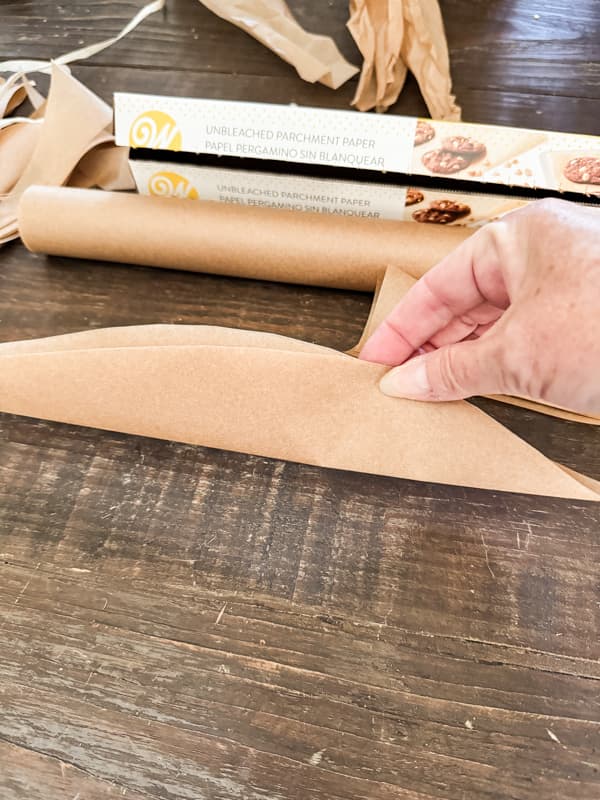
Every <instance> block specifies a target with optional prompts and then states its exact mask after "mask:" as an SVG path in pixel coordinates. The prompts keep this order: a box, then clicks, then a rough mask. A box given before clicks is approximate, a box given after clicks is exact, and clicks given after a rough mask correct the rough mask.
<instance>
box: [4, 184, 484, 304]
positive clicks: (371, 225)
mask: <svg viewBox="0 0 600 800" xmlns="http://www.w3.org/2000/svg"><path fill="white" fill-rule="evenodd" d="M19 225H20V230H21V236H22V239H23V241H24V242H25V245H26V246H27V247H28V248H29V249H30V250H32V251H34V252H41V253H48V254H51V255H60V256H72V257H77V258H95V259H103V260H107V261H122V262H126V263H130V264H142V265H145V266H153V267H168V268H171V269H182V270H191V271H196V272H210V273H214V274H218V275H231V276H235V277H240V278H259V279H262V280H272V281H282V282H286V283H304V284H309V285H313V286H329V287H333V288H339V289H356V290H361V291H372V290H373V289H374V288H375V286H376V284H377V281H378V278H380V277H381V275H382V274H383V272H384V270H385V268H386V266H387V265H388V264H397V265H398V266H400V267H402V269H403V270H404V271H406V272H408V273H409V274H410V275H413V276H414V277H420V276H421V275H422V274H423V273H424V272H425V271H426V270H427V269H429V268H430V267H431V266H432V265H433V264H435V263H436V262H437V261H439V260H440V259H441V258H442V257H443V256H444V255H446V254H447V253H448V252H450V251H451V250H452V249H454V248H455V247H457V246H458V245H459V244H460V242H462V241H463V240H464V239H465V238H466V237H467V236H468V235H469V232H468V231H465V230H461V229H458V228H436V229H435V230H432V226H421V225H415V224H414V223H412V222H397V221H392V220H373V219H365V218H357V217H341V216H337V215H329V214H316V213H315V214H313V213H309V212H296V211H287V210H277V209H271V208H260V207H256V208H255V207H252V206H237V205H229V204H225V203H214V202H207V201H198V200H178V199H174V198H163V197H145V196H142V195H137V194H123V193H120V192H105V191H95V190H89V189H73V188H62V187H46V186H32V187H30V188H29V189H27V191H26V192H25V194H24V195H23V197H22V199H21V204H20V207H19Z"/></svg>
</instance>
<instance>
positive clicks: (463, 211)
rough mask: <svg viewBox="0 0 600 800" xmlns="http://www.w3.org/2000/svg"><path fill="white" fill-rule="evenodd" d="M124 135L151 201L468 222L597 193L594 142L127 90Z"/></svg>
mask: <svg viewBox="0 0 600 800" xmlns="http://www.w3.org/2000/svg"><path fill="white" fill-rule="evenodd" d="M115 133H116V140H117V144H120V145H125V146H130V147H131V148H132V150H131V154H132V156H131V162H130V163H131V167H132V171H133V174H134V177H135V180H136V183H137V186H138V190H139V191H140V192H141V193H144V194H157V195H163V196H164V195H173V196H178V197H188V198H195V197H199V198H202V199H210V200H220V201H224V202H229V203H231V202H234V203H241V204H245V205H265V206H271V207H280V208H293V209H298V210H311V211H320V212H322V213H335V214H344V215H347V216H370V217H379V218H388V219H414V220H415V221H418V222H437V223H442V224H451V225H458V224H460V225H470V226H476V225H480V224H482V223H484V222H487V221H489V220H490V219H494V218H497V217H499V216H502V214H504V213H507V212H508V211H510V210H512V209H514V208H517V207H518V206H520V205H524V204H525V203H527V202H528V198H533V197H535V196H540V195H541V194H548V193H552V192H561V193H565V192H568V193H569V194H568V196H569V198H570V199H575V200H577V199H578V200H579V201H585V202H594V201H597V200H598V197H599V196H600V137H594V136H581V135H576V134H566V133H554V132H546V131H536V130H527V129H522V128H509V127H500V126H493V125H478V124H472V123H462V122H440V121H431V120H420V119H417V118H415V117H399V116H394V115H388V116H383V115H376V114H360V113H357V112H356V111H334V110H329V109H321V108H309V107H299V106H284V105H274V104H265V103H246V102H238V101H227V100H203V99H188V98H176V97H160V96H155V95H143V94H127V93H117V94H115ZM152 151H160V158H159V159H158V158H157V155H158V153H156V152H152ZM408 176H411V177H410V178H409V177H408ZM417 176H418V177H417ZM415 184H418V185H415ZM501 187H504V188H501ZM507 187H510V188H507ZM499 192H504V194H499Z"/></svg>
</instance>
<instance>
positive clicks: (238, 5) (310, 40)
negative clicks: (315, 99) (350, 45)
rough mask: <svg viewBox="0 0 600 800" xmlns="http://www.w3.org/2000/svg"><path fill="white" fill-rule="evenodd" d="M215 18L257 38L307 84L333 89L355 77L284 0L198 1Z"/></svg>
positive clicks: (327, 39) (325, 39)
mask: <svg viewBox="0 0 600 800" xmlns="http://www.w3.org/2000/svg"><path fill="white" fill-rule="evenodd" d="M200 2H201V3H202V5H203V6H206V7H207V8H209V9H210V10H211V11H212V12H213V13H214V14H217V16H219V17H222V18H223V19H226V20H227V21H228V22H232V23H233V24H234V25H236V26H237V27H238V28H241V29H242V30H243V31H246V33H249V34H250V36H253V37H254V38H255V39H258V41H259V42H261V43H262V44H264V45H265V46H266V47H268V48H269V49H270V50H272V51H273V52H274V53H276V54H277V55H278V56H279V57H280V58H282V59H283V60H284V61H287V62H288V64H291V65H292V66H293V67H295V69H296V71H297V73H298V75H300V77H301V78H303V79H304V80H305V81H309V83H315V81H320V82H321V83H323V84H325V86H329V88H330V89H337V88H338V86H341V85H342V84H343V83H345V82H346V81H347V80H348V78H351V77H352V76H353V75H356V73H357V72H358V67H355V66H353V65H352V64H350V63H349V62H348V61H346V59H345V58H344V57H343V56H342V54H341V53H340V51H339V50H338V48H337V46H336V44H335V42H334V41H333V39H331V38H330V37H329V36H319V35H318V34H315V33H308V31H305V30H304V29H303V28H302V27H300V25H299V24H298V23H297V22H296V20H295V19H294V17H293V15H292V12H291V11H290V9H289V8H288V6H287V3H285V2H284V0H200Z"/></svg>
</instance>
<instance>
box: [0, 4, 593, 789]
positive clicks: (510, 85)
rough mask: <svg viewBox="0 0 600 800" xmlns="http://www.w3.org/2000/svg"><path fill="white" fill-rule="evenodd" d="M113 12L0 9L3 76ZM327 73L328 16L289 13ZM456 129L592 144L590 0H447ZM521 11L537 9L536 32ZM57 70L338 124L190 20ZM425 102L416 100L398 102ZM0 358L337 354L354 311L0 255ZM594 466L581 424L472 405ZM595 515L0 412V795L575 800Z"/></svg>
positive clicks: (566, 506) (97, 82) (125, 8)
mask: <svg viewBox="0 0 600 800" xmlns="http://www.w3.org/2000/svg"><path fill="white" fill-rule="evenodd" d="M139 6H140V3H139V2H137V0H136V1H135V2H134V1H133V0H122V1H121V2H119V3H115V2H108V1H107V0H97V2H95V3H83V2H80V0H74V2H71V3H64V4H61V5H56V4H55V3H50V2H47V0H30V1H29V2H15V0H8V2H6V1H5V2H3V3H2V5H1V7H0V58H8V57H23V56H32V57H36V58H39V57H41V56H51V55H53V56H56V55H58V54H60V53H62V52H65V51H66V50H68V49H70V48H74V47H78V46H80V44H81V43H83V42H89V41H96V40H99V39H102V38H103V37H106V36H108V35H111V34H114V33H115V32H116V31H117V30H118V29H119V28H120V27H121V26H122V25H123V24H124V22H125V21H126V20H127V19H128V18H129V17H130V16H132V15H133V13H134V12H135V11H136V10H137V9H138V8H139ZM291 6H292V7H293V8H294V10H295V12H296V13H297V15H298V17H299V19H300V20H301V21H302V22H303V24H305V25H306V26H307V27H308V28H310V29H313V30H315V31H318V32H320V33H329V34H332V35H334V36H335V37H336V39H337V41H338V44H339V45H340V47H341V48H342V50H343V51H344V53H345V54H346V55H347V56H348V57H349V58H350V59H356V51H355V49H354V46H353V44H352V42H351V40H350V37H349V35H348V33H347V32H346V31H345V30H344V27H343V25H344V21H345V18H346V14H347V8H346V4H345V3H329V4H322V3H309V2H299V1H298V2H292V3H291ZM442 6H443V11H444V14H445V20H446V26H447V30H448V37H449V42H450V47H451V52H452V61H453V70H454V79H455V88H456V91H457V94H458V97H459V100H460V102H461V103H462V105H463V107H464V109H465V117H466V118H467V119H472V120H477V121H482V122H502V123H506V124H520V125H529V126H537V127H541V128H559V129H564V130H573V131H580V132H589V133H600V129H599V127H598V115H597V113H596V111H597V103H598V99H599V95H600V79H599V73H598V60H599V53H600V50H599V46H598V42H599V36H598V34H599V33H600V20H599V17H598V14H597V4H596V3H595V1H594V0H585V1H584V2H581V3H577V4H569V3H567V2H566V0H548V2H546V3H544V4H543V5H540V4H538V3H534V2H533V1H532V2H519V3H513V4H500V3H488V2H484V1H483V0H477V1H475V0H445V2H442ZM536 17H537V18H536ZM74 73H75V75H77V76H78V77H80V78H81V79H82V80H83V81H84V82H85V83H86V84H87V85H88V86H90V88H92V89H93V90H94V91H96V92H98V93H99V94H101V95H102V96H103V97H104V98H105V99H107V100H110V98H111V95H112V92H113V91H117V90H131V91H160V92H165V93H170V94H180V95H186V94H188V95H198V96H206V97H228V98H231V99H237V98H239V99H241V98H245V99H253V100H266V101H271V102H298V103H304V104H313V105H321V106H331V107H346V106H347V104H348V102H349V100H350V98H351V96H352V93H353V85H352V84H350V85H348V86H345V87H343V88H342V89H341V90H340V91H339V92H337V93H333V92H331V91H330V90H328V89H326V88H324V87H321V86H310V85H308V84H305V83H303V82H302V81H300V80H299V79H298V78H297V76H296V75H295V73H294V71H293V70H292V69H291V68H290V67H289V66H287V65H285V64H283V63H282V62H280V61H279V60H278V59H277V58H276V57H275V56H274V55H273V54H271V53H269V52H267V51H266V50H265V49H263V48H262V47H261V46H260V45H258V44H257V43H256V42H254V41H253V40H252V39H251V38H250V37H247V36H245V35H244V34H242V33H241V32H240V31H237V30H235V29H234V28H232V27H230V26H228V25H226V24H225V23H224V22H223V21H222V20H219V19H217V18H216V17H214V16H212V15H211V14H209V13H208V12H207V11H206V9H204V8H203V7H202V6H201V5H200V4H199V3H196V2H187V0H185V2H184V0H176V1H175V2H173V0H170V2H169V8H168V12H167V14H166V15H165V16H164V17H163V18H160V17H155V18H152V19H150V20H148V21H147V22H146V23H144V24H143V26H141V27H140V28H139V29H138V30H137V31H136V32H135V33H134V34H132V35H131V36H130V37H129V38H128V39H126V40H125V42H122V43H120V44H118V45H116V46H115V47H114V48H112V49H110V50H107V51H106V52H105V53H102V54H100V55H99V56H97V57H95V58H94V59H92V60H90V61H89V62H86V63H85V64H81V65H77V66H75V67H74ZM394 110H395V111H396V112H400V113H413V114H422V113H424V106H423V102H422V99H421V97H420V95H419V93H418V90H417V87H416V84H415V82H414V80H410V81H409V83H408V85H407V88H406V90H405V92H403V94H402V97H401V99H400V101H399V103H398V105H397V107H396V108H395V109H394ZM0 258H1V262H0V341H8V340H11V339H17V338H29V337H36V336H46V335H52V334H55V333H63V332H68V331H74V330H81V329H86V328H98V327H104V326H110V325H124V324H138V323H151V322H176V323H177V322H178V323H194V324H197V323H211V324H223V325H231V326H235V327H242V328H261V329H263V330H268V331H273V332H278V333H284V334H287V335H291V336H295V337H299V338H302V339H307V340H310V341H314V342H318V343H321V344H325V345H329V346H332V347H336V348H339V349H343V348H347V347H349V346H351V345H352V344H353V343H354V342H355V340H356V339H357V337H358V334H359V333H360V330H361V328H362V326H363V324H364V321H365V319H366V316H367V313H368V309H369V305H370V300H371V298H370V297H369V296H368V295H363V294H359V293H349V292H336V291H333V290H318V289H314V288H309V287H293V286H282V285H275V284H268V283H261V282H257V281H239V280H228V279H225V278H215V277H212V276H208V275H190V274H187V273H178V272H168V271H164V270H152V269H144V268H139V267H126V266H120V265H114V264H103V263H93V262H85V261H71V260H69V259H58V258H44V257H39V256H33V255H31V254H29V253H27V252H26V251H25V250H24V248H23V247H21V246H20V245H19V244H12V245H10V246H8V247H6V248H4V249H3V250H2V252H1V255H0ZM477 403H478V404H479V405H480V406H481V407H483V408H484V409H485V410H486V411H488V412H489V413H491V414H492V415H493V416H495V417H496V418H497V419H499V420H500V421H501V422H503V424H505V425H507V427H509V428H511V429H512V430H514V431H515V432H516V433H518V434H519V435H521V436H522V437H523V438H525V439H527V440H528V441H530V442H532V443H533V444H534V445H535V446H536V447H538V448H539V449H541V450H542V451H543V452H545V453H546V454H547V455H549V456H550V457H552V458H555V459H557V460H559V461H562V462H563V463H565V464H568V465H569V466H572V467H574V468H576V469H580V470H582V471H585V472H587V473H589V474H591V475H594V476H595V477H600V447H599V444H600V430H599V429H592V428H590V427H587V426H586V427H584V426H578V425H576V424H574V423H567V422H562V421H559V420H553V419H549V418H544V417H541V416H539V415H537V414H535V413H532V412H527V411H523V410H520V409H516V408H512V407H507V406H502V405H501V404H498V403H493V402H492V401H477ZM599 534H600V509H599V508H598V507H597V506H596V505H595V504H588V503H569V502H566V501H559V500H552V499H547V498H532V497H525V496H519V495H511V494H505V493H493V492H484V491H476V490H467V489H459V488H455V487H448V486H439V485H434V484H432V485H429V484H422V483H415V482H410V481H399V480H392V479H386V478H380V477H375V476H368V475H360V474H353V473H346V472H342V471H335V470H323V469H318V468H316V467H309V466H303V465H298V464H288V463H283V462H278V461H274V460H269V459H263V458H257V457H252V456H247V455H241V454H233V453H226V452H221V451H217V450H210V449H207V448H200V447H190V446H187V445H181V444H176V443H173V442H165V441H157V440H152V439H145V438H142V437H128V436H124V435H120V434H115V433H109V432H102V431H96V430H93V429H83V428H77V427H74V426H67V425H59V424H52V423H49V422H42V421H39V420H33V419H27V418H19V417H14V416H10V415H1V416H0V797H1V798H2V800H37V798H40V800H42V798H43V800H96V798H98V800H100V799H101V798H102V799H104V798H120V797H126V798H132V800H144V799H146V798H150V799H151V800H221V799H222V800H225V798H227V800H230V798H239V800H359V798H360V799H361V800H364V798H369V800H392V798H393V799H394V800H396V799H397V798H400V799H401V800H482V799H483V800H542V798H543V800H597V798H598V796H599V795H600V701H599V698H600V667H599V664H600V536H599Z"/></svg>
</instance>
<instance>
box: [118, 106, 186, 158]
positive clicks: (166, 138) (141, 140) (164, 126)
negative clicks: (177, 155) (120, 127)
mask: <svg viewBox="0 0 600 800" xmlns="http://www.w3.org/2000/svg"><path fill="white" fill-rule="evenodd" d="M129 144H130V145H131V147H151V148H153V149H155V150H156V149H160V150H181V131H180V130H179V128H178V127H177V123H176V122H175V120H174V119H173V117H170V116H169V115H168V114H165V113H164V111H144V113H143V114H140V115H139V117H138V118H137V119H136V120H135V121H134V122H133V125H132V126H131V128H130V129H129Z"/></svg>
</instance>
